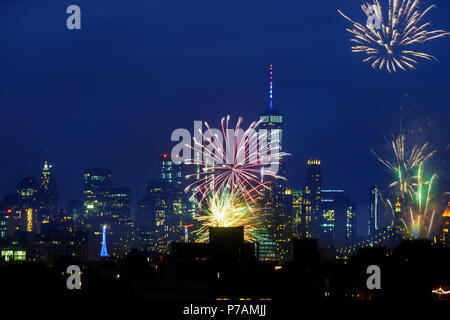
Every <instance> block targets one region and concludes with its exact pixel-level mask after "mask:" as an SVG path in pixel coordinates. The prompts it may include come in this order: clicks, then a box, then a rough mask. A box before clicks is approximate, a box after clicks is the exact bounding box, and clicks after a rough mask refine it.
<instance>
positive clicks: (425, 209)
mask: <svg viewBox="0 0 450 320" xmlns="http://www.w3.org/2000/svg"><path fill="white" fill-rule="evenodd" d="M405 142H406V138H405V135H403V134H402V135H400V136H398V137H394V139H393V140H392V143H391V146H392V151H393V154H394V157H393V158H394V159H393V160H388V159H386V158H384V157H381V156H379V155H378V154H377V153H375V152H374V151H373V150H371V152H372V153H373V154H374V155H375V156H376V157H377V159H378V161H380V162H381V163H382V164H383V165H384V166H386V167H387V168H388V169H389V170H390V171H391V172H392V173H393V174H394V176H395V180H394V181H393V182H392V183H391V184H390V185H389V189H391V190H392V189H393V190H394V192H392V193H391V196H392V197H391V198H392V199H390V198H389V196H386V197H383V196H382V197H381V200H382V202H383V203H384V205H385V207H386V209H387V210H388V211H389V212H391V214H392V217H393V218H394V220H395V219H398V220H399V221H400V222H401V224H402V225H403V226H404V228H405V230H406V232H407V233H409V234H410V235H412V236H413V237H422V238H429V236H430V232H431V229H432V227H433V220H434V215H435V210H433V211H431V210H430V207H431V204H430V202H431V199H432V188H433V186H434V183H435V180H436V179H437V174H432V175H431V178H429V179H428V180H427V178H425V177H424V174H423V171H424V170H423V168H424V164H425V163H426V161H428V160H429V159H431V158H432V157H433V155H434V154H435V153H436V151H434V150H433V151H429V144H428V143H425V144H423V145H422V146H418V145H414V146H413V147H412V148H411V149H410V150H409V148H408V147H407V145H406V143H405ZM395 198H397V201H393V199H395ZM393 203H396V204H395V206H394V205H393ZM397 207H400V208H401V216H398V214H397V211H396V209H397ZM430 211H431V216H430ZM408 222H409V224H408Z"/></svg>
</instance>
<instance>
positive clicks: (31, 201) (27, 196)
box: [10, 177, 40, 233]
mask: <svg viewBox="0 0 450 320" xmlns="http://www.w3.org/2000/svg"><path fill="white" fill-rule="evenodd" d="M16 191H17V196H18V208H17V211H16V214H14V215H13V216H12V220H13V221H10V222H11V223H13V225H14V229H15V231H26V232H33V233H36V232H39V231H40V224H39V223H38V208H39V204H38V192H39V186H38V184H37V183H36V180H35V179H34V178H30V177H26V178H23V179H22V180H21V181H20V182H19V184H18V185H17V187H16Z"/></svg>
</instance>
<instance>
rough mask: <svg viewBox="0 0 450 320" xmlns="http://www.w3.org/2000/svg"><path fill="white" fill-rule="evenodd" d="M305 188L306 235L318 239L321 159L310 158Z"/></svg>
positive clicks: (303, 206) (320, 213)
mask: <svg viewBox="0 0 450 320" xmlns="http://www.w3.org/2000/svg"><path fill="white" fill-rule="evenodd" d="M307 163H308V167H307V173H306V182H305V188H304V190H303V205H302V208H303V210H304V217H305V221H304V226H303V227H304V228H305V232H304V235H305V237H306V238H315V239H318V238H319V236H320V220H321V219H320V218H321V215H322V212H321V173H320V160H319V159H317V158H315V159H310V160H308V162H307Z"/></svg>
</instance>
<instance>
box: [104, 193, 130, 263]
mask: <svg viewBox="0 0 450 320" xmlns="http://www.w3.org/2000/svg"><path fill="white" fill-rule="evenodd" d="M107 221H108V222H109V233H108V234H109V240H110V246H109V249H110V254H111V255H112V256H115V257H119V256H121V255H124V254H126V253H127V252H128V251H129V250H130V249H131V248H132V247H133V246H134V244H135V238H136V235H135V232H134V222H133V219H132V218H131V190H130V189H129V188H126V187H113V188H112V189H111V217H110V218H109V219H108V220H107Z"/></svg>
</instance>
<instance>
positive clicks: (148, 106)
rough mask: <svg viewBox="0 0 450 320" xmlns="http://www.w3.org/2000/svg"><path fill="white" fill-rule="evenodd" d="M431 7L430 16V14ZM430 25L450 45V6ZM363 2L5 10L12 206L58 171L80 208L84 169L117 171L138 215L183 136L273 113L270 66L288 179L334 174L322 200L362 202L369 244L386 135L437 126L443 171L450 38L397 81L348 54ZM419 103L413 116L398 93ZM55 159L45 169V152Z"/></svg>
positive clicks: (4, 83) (0, 185) (4, 96)
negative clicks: (335, 194)
mask: <svg viewBox="0 0 450 320" xmlns="http://www.w3.org/2000/svg"><path fill="white" fill-rule="evenodd" d="M430 3H431V2H430V1H426V0H425V1H424V5H428V4H430ZM435 3H437V4H438V6H439V9H438V10H435V11H433V12H432V13H431V15H430V16H429V19H430V20H431V21H432V23H433V26H436V28H443V29H447V30H449V29H450V4H449V2H448V1H438V0H437V1H435ZM70 4H77V5H79V6H80V7H81V10H82V30H81V31H69V30H67V28H66V23H65V21H66V18H67V15H66V13H65V12H66V8H67V6H69V5H70ZM360 4H361V1H359V0H358V1H348V0H347V1H344V0H333V1H298V0H295V1H266V0H259V1H216V0H201V1H167V0H153V1H148V0H134V1H131V2H129V1H116V0H107V1H106V0H95V1H92V0H89V1H87V0H71V1H62V0H53V1H50V0H42V1H35V0H21V1H14V0H4V1H2V2H1V3H0V43H1V46H0V108H1V126H0V137H1V139H0V150H1V154H0V165H1V167H0V194H4V193H7V192H12V191H13V190H14V187H15V185H16V184H17V182H18V181H19V180H20V178H21V177H23V176H27V175H28V176H36V177H37V176H38V175H39V171H40V168H41V165H42V162H43V160H44V159H45V158H48V159H49V160H50V161H51V162H52V163H53V165H54V169H55V171H56V176H57V179H58V183H59V188H60V196H61V204H62V205H64V206H65V205H66V202H67V200H69V199H80V198H81V172H82V170H83V168H85V167H92V166H104V167H110V168H112V169H113V180H114V184H115V185H125V186H129V187H131V188H132V191H133V202H135V201H136V200H137V199H138V198H140V197H141V196H142V195H143V193H144V190H145V183H146V181H147V180H149V179H151V178H153V177H155V175H156V164H157V157H158V155H159V154H161V153H164V152H169V151H170V149H171V147H172V146H173V143H171V142H170V134H171V132H172V131H173V130H174V129H176V128H187V129H189V130H192V127H193V121H194V120H206V121H208V122H209V123H211V124H212V125H213V126H217V125H218V124H219V120H220V117H222V116H225V115H227V114H230V115H231V116H232V117H233V118H234V119H236V118H237V116H238V115H242V116H243V117H244V120H245V124H247V125H248V124H250V122H251V121H253V120H254V119H256V118H257V115H258V114H259V113H260V112H261V110H262V109H263V108H264V107H265V106H266V105H267V90H268V88H267V67H268V65H269V64H270V63H273V64H274V77H275V84H274V99H275V102H274V104H275V106H276V107H277V108H279V109H280V110H281V111H282V112H283V114H284V115H285V146H286V151H288V152H290V153H292V155H293V156H292V157H290V159H289V162H288V165H289V173H288V178H289V181H290V183H291V184H292V185H293V186H295V187H302V186H303V182H304V179H305V171H306V170H305V161H306V160H307V159H308V158H309V157H311V156H313V155H319V156H320V158H321V159H322V160H323V182H324V183H323V184H324V187H325V188H342V189H345V190H346V193H347V194H348V195H349V196H350V197H351V198H352V199H354V200H355V201H356V202H357V205H358V214H359V221H360V222H359V226H360V230H359V233H360V234H364V233H365V232H366V220H367V218H366V214H367V209H366V207H367V187H368V186H369V185H370V184H372V183H374V182H380V181H381V179H383V177H384V175H385V174H386V172H385V171H384V170H383V168H382V167H381V166H380V165H379V164H378V163H377V162H376V160H375V159H374V157H373V155H372V154H371V153H370V152H369V149H370V148H373V147H375V148H377V147H378V146H382V144H383V142H384V141H383V137H382V134H381V132H382V131H384V132H385V133H390V132H398V122H399V111H398V110H399V107H400V105H401V104H404V105H405V108H406V109H407V111H408V112H410V114H411V115H412V116H411V117H410V118H414V119H415V118H417V119H423V118H425V117H427V116H429V117H431V118H432V119H433V123H434V127H433V128H432V130H430V132H431V135H430V137H429V138H430V139H431V142H432V144H433V145H434V146H435V147H436V148H437V149H438V151H440V152H441V153H440V155H444V156H445V153H444V151H443V146H445V145H446V143H448V140H449V139H448V138H449V130H448V123H449V120H450V119H449V118H450V113H449V105H450V90H449V89H450V88H449V82H448V79H449V71H450V59H448V52H449V49H450V38H447V39H440V40H436V41H434V42H431V43H430V44H427V45H426V46H423V47H422V49H423V50H426V51H427V52H430V53H431V54H433V55H435V56H436V57H437V58H438V59H439V61H440V62H439V63H430V62H422V63H421V64H420V66H419V67H418V70H417V71H416V72H413V73H411V72H410V73H403V74H399V75H398V76H396V77H393V76H391V75H388V74H387V73H383V72H374V71H372V70H371V68H370V66H369V65H366V64H363V63H361V62H360V60H361V59H360V57H358V55H355V54H352V53H350V45H349V42H348V39H349V38H350V35H349V34H348V33H347V32H346V31H345V27H348V26H349V24H348V22H347V21H346V20H344V19H343V18H342V17H341V16H339V15H338V14H337V9H338V8H341V9H342V10H343V11H344V12H346V13H348V14H349V15H350V16H352V17H354V18H355V19H361V20H363V21H364V20H365V19H364V16H363V13H362V11H361V10H360V7H359V6H360ZM405 91H406V92H407V93H408V96H409V98H408V99H407V101H405V99H402V92H405ZM45 149H47V150H48V153H47V155H45V154H44V150H45Z"/></svg>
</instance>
